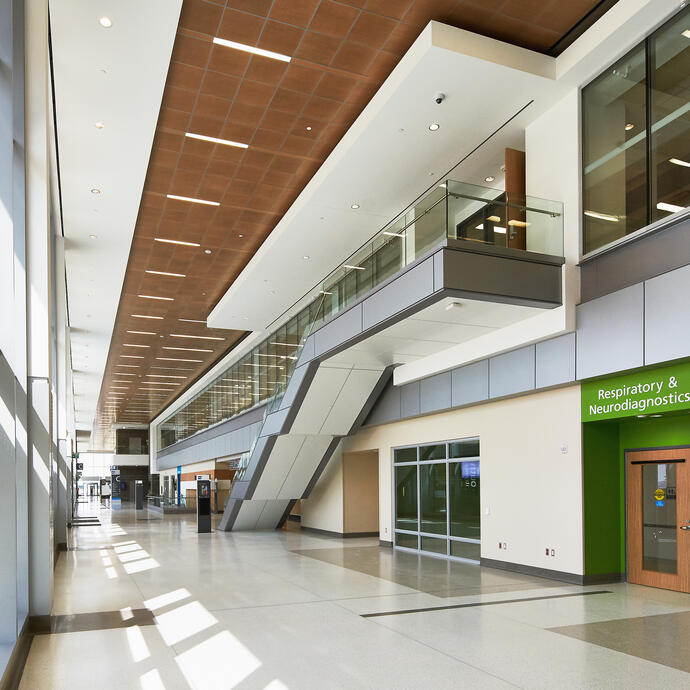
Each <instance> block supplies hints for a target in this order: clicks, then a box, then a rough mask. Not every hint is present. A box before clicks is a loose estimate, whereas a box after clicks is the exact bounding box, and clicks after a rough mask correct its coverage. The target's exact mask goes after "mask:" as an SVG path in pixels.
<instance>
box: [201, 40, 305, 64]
mask: <svg viewBox="0 0 690 690" xmlns="http://www.w3.org/2000/svg"><path fill="white" fill-rule="evenodd" d="M213 42H214V43H215V44H216V45H217V46H225V47H226V48H234V49H235V50H241V51H243V52H245V53H251V54H252V55H261V57H267V58H271V59H272V60H280V61H281V62H290V60H292V58H291V57H290V56H289V55H283V54H282V53H274V52H273V51H272V50H264V49H263V48H255V47H254V46H248V45H245V44H244V43H237V42H235V41H227V40H226V39H224V38H218V36H214V37H213Z"/></svg>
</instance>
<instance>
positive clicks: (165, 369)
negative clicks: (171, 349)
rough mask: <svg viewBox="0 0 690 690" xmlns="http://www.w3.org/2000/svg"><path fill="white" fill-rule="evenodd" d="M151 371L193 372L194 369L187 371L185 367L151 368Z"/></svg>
mask: <svg viewBox="0 0 690 690" xmlns="http://www.w3.org/2000/svg"><path fill="white" fill-rule="evenodd" d="M151 369H162V370H163V371H194V369H189V368H187V367H170V366H168V367H151Z"/></svg>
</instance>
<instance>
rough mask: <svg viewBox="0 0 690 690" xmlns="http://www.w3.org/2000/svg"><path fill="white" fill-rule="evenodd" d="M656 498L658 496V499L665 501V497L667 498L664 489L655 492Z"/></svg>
mask: <svg viewBox="0 0 690 690" xmlns="http://www.w3.org/2000/svg"><path fill="white" fill-rule="evenodd" d="M654 498H656V500H657V501H663V500H664V498H666V494H665V493H664V490H663V489H657V490H656V491H655V492H654Z"/></svg>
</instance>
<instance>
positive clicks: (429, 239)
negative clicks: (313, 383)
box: [159, 180, 563, 479]
mask: <svg viewBox="0 0 690 690" xmlns="http://www.w3.org/2000/svg"><path fill="white" fill-rule="evenodd" d="M447 240H452V241H453V242H454V243H456V244H458V245H459V246H462V245H463V244H464V245H465V246H466V247H467V248H469V249H472V248H473V247H481V248H482V251H489V252H491V251H492V249H493V250H494V251H495V252H496V253H501V254H505V253H509V254H510V253H513V252H518V253H521V252H532V253H538V254H541V255H548V256H552V257H558V258H562V256H563V205H562V204H561V203H560V202H556V201H549V200H546V199H538V198H536V197H532V196H527V195H519V194H509V193H507V192H505V191H502V190H499V189H493V188H490V187H483V186H479V185H472V184H467V183H464V182H457V181H455V180H446V181H445V182H443V183H441V184H439V185H438V186H437V187H435V188H434V189H432V190H431V191H430V192H428V193H427V194H425V195H424V196H423V197H421V198H420V199H419V200H418V201H416V202H415V203H414V204H412V205H411V206H410V207H408V208H407V209H405V211H403V212H402V213H401V214H400V215H398V216H397V217H396V218H395V219H394V220H392V221H391V222H390V223H388V224H387V225H386V226H385V227H384V228H383V229H382V230H381V231H379V232H378V233H377V234H376V235H375V236H374V237H373V238H372V239H371V240H369V241H368V242H367V243H366V244H365V245H364V246H363V247H361V248H360V249H358V250H357V251H356V252H355V253H354V254H352V255H351V256H350V257H349V258H348V259H347V260H346V261H344V262H343V263H342V264H341V265H340V266H338V268H336V269H335V270H334V271H332V272H331V273H330V274H329V275H328V276H327V277H326V279H325V280H324V281H323V282H321V283H320V284H319V285H317V286H316V287H315V288H314V289H313V290H312V291H311V292H310V293H309V295H307V296H306V297H304V298H303V299H302V300H301V301H302V302H303V303H304V304H305V306H304V307H303V308H302V309H300V310H299V312H298V313H297V314H296V315H295V316H293V317H292V318H290V319H289V320H288V321H287V322H286V323H284V324H283V325H282V326H280V327H279V328H276V329H275V330H274V331H273V332H272V333H271V334H270V335H269V336H268V337H267V338H266V339H265V340H264V341H263V342H261V343H260V344H259V345H257V346H256V347H254V348H253V349H252V350H251V351H250V352H248V353H246V354H245V355H243V356H242V357H241V358H240V359H239V360H238V361H237V362H235V363H233V364H232V365H231V366H230V367H228V369H226V370H225V371H224V372H223V373H222V374H221V375H219V376H218V377H217V378H216V380H215V381H213V382H212V383H210V384H209V385H208V386H207V387H206V388H205V389H204V390H203V391H201V392H200V393H198V394H197V395H196V396H195V397H194V398H193V399H192V400H190V401H189V402H188V403H187V404H186V405H185V406H184V407H183V408H181V409H180V410H178V411H177V412H175V413H174V414H172V415H171V416H170V417H168V418H167V419H166V420H165V421H163V422H162V423H161V425H160V426H159V447H160V448H161V449H163V448H166V447H168V446H170V445H172V444H173V443H176V442H177V441H180V440H182V439H184V438H188V437H189V436H191V435H193V434H195V433H197V432H199V431H202V430H203V429H206V428H208V427H210V426H213V425H215V424H218V423H220V422H223V421H225V420H227V419H229V418H231V417H233V416H234V415H236V414H239V413H241V412H244V411H246V410H248V409H251V408H252V407H255V406H257V405H263V404H266V405H267V406H266V411H265V414H267V413H268V412H270V411H273V410H276V409H278V408H279V406H280V402H281V400H282V397H283V395H284V393H285V390H286V388H287V385H288V383H289V381H290V378H291V376H292V373H293V371H294V369H295V366H296V363H297V360H298V359H299V355H300V352H301V350H302V347H303V346H304V343H305V342H306V339H307V338H308V336H309V335H310V334H311V333H312V332H314V331H315V330H316V329H317V328H320V327H321V326H322V325H323V324H324V323H326V322H327V321H329V320H330V319H332V318H334V317H335V316H337V315H338V314H339V313H341V312H343V311H344V310H345V309H348V308H349V307H350V306H352V305H353V304H354V303H355V302H356V301H357V300H359V299H361V298H362V297H363V296H364V295H366V294H367V293H369V292H370V291H371V290H373V289H374V288H375V287H377V286H379V285H381V284H382V283H384V282H385V281H386V280H388V279H389V278H391V277H392V276H394V275H395V274H396V273H398V272H399V271H401V270H402V269H403V268H405V267H406V266H408V265H409V264H411V263H413V262H414V261H417V260H418V259H419V258H421V257H422V256H424V255H425V254H426V253H427V252H429V251H430V250H431V249H433V248H435V247H437V246H438V245H440V244H442V243H443V242H446V241H447ZM243 474H244V470H241V471H240V472H239V473H238V475H239V476H238V477H237V478H238V479H239V478H240V477H241V476H242V475H243Z"/></svg>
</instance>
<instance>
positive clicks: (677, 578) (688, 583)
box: [623, 445, 690, 592]
mask: <svg viewBox="0 0 690 690" xmlns="http://www.w3.org/2000/svg"><path fill="white" fill-rule="evenodd" d="M679 451H680V452H681V453H680V454H679ZM633 454H634V455H637V454H639V456H638V457H639V458H640V459H639V460H637V461H635V460H632V459H631V458H630V456H631V455H633ZM644 455H647V456H651V457H647V458H644V457H640V456H644ZM664 456H667V457H664ZM679 459H684V460H685V462H684V463H683V464H684V466H685V467H686V468H687V469H686V472H687V476H688V484H689V485H690V446H689V445H680V446H655V447H648V448H626V449H625V450H624V451H623V476H624V514H625V560H626V580H627V582H629V583H631V584H638V585H641V586H647V587H658V588H660V589H668V590H673V591H679V592H690V562H688V561H690V559H683V558H682V557H681V552H680V545H681V544H682V542H683V541H686V540H681V536H682V535H681V531H680V527H681V525H682V524H685V523H684V522H683V519H686V518H683V516H682V515H681V510H680V508H679V507H678V506H680V505H681V504H680V503H677V504H676V521H677V532H678V534H677V545H678V547H677V548H678V551H677V558H678V564H679V570H678V572H677V574H676V575H672V574H670V573H658V572H655V571H645V570H643V569H642V564H641V557H642V552H641V551H640V552H639V557H640V562H639V564H636V565H635V566H634V567H633V562H632V559H631V543H630V531H629V527H630V513H631V500H632V498H633V497H632V495H631V487H630V468H631V465H632V463H633V462H640V461H642V462H644V461H645V460H647V461H649V462H651V463H652V464H656V462H657V461H658V462H659V463H660V464H661V463H663V462H664V461H666V462H668V461H670V460H679ZM640 474H641V473H640ZM677 500H678V499H677ZM682 500H683V503H685V501H686V500H687V501H688V502H689V503H690V496H688V497H687V498H685V499H682ZM688 509H689V510H688V516H690V505H688ZM689 526H690V525H689ZM687 539H688V540H690V534H688V535H687ZM635 555H637V554H635ZM681 563H682V564H683V569H682V571H681V568H680V565H681ZM631 574H632V576H633V577H634V578H635V580H634V581H632V580H631V579H630V578H631Z"/></svg>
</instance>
